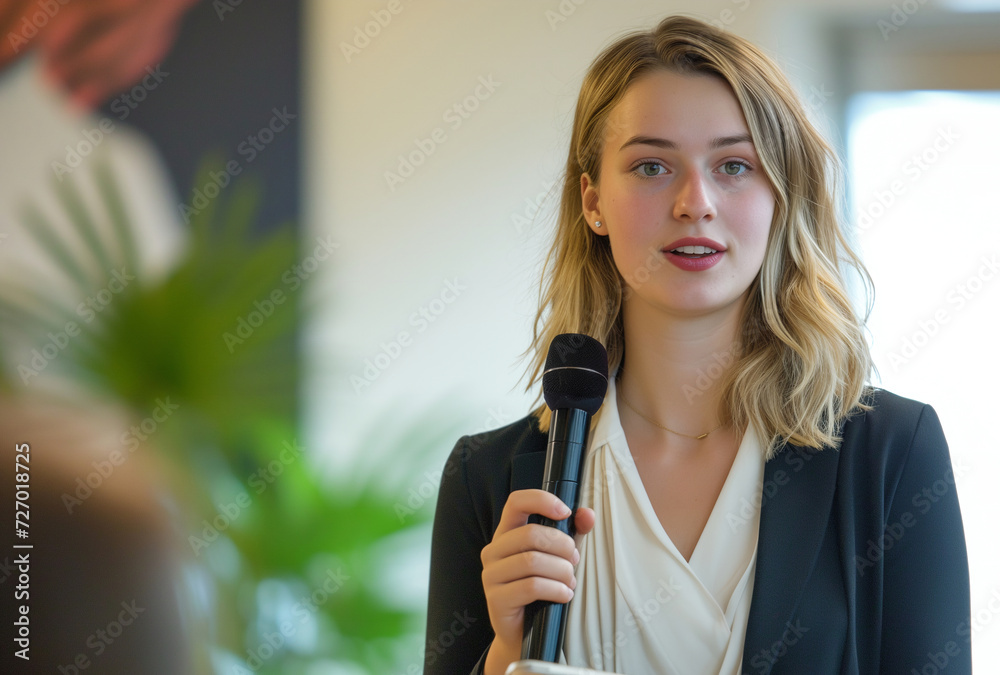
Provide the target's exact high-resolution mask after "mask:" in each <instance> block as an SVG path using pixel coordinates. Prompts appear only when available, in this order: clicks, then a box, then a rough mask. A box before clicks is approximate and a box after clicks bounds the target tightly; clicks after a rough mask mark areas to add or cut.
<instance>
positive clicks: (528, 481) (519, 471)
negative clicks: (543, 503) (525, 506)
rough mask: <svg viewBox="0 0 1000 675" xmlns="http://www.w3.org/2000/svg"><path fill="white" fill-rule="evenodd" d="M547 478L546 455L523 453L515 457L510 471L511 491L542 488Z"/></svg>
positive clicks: (541, 453)
mask: <svg viewBox="0 0 1000 675" xmlns="http://www.w3.org/2000/svg"><path fill="white" fill-rule="evenodd" d="M544 477H545V453H544V452H522V453H519V454H517V455H514V458H513V460H512V463H511V470H510V491H511V492H513V491H514V490H525V489H528V488H539V489H540V488H541V487H542V479H543V478H544Z"/></svg>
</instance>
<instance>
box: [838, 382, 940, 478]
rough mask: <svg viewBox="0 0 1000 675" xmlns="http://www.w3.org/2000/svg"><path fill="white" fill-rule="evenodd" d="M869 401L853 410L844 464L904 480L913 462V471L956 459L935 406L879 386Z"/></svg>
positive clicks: (846, 427) (844, 432)
mask: <svg viewBox="0 0 1000 675" xmlns="http://www.w3.org/2000/svg"><path fill="white" fill-rule="evenodd" d="M865 403H867V404H868V406H869V409H868V410H864V411H858V412H856V413H855V414H853V415H851V417H849V418H848V420H847V421H846V422H845V423H844V426H843V429H842V432H841V436H842V439H843V440H842V442H841V445H840V453H841V464H842V465H843V467H844V468H848V467H853V469H854V470H855V471H860V472H863V473H865V474H868V475H872V474H880V475H884V476H886V477H895V478H897V479H898V477H899V476H900V475H901V474H902V472H903V471H904V469H905V468H906V467H907V466H909V467H910V472H911V473H912V472H914V471H916V472H919V471H921V467H923V468H924V469H926V468H930V467H943V466H948V465H949V464H950V458H949V452H948V444H947V441H946V440H945V437H944V431H943V430H942V428H941V422H940V420H939V419H938V416H937V413H936V412H935V411H934V408H933V407H932V406H930V405H929V404H927V403H923V402H920V401H915V400H913V399H910V398H906V397H904V396H900V395H898V394H894V393H892V392H890V391H887V390H885V389H876V388H872V389H871V390H870V392H869V394H868V396H867V397H866V399H865ZM935 470H937V469H936V468H935Z"/></svg>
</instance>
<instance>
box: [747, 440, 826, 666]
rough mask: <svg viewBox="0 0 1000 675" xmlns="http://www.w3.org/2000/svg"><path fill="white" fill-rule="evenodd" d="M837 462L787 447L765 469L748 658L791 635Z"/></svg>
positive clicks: (822, 530) (819, 539)
mask: <svg viewBox="0 0 1000 675" xmlns="http://www.w3.org/2000/svg"><path fill="white" fill-rule="evenodd" d="M839 459H840V453H839V452H838V450H837V449H831V448H827V449H824V450H819V451H817V450H812V449H807V448H800V447H797V446H794V445H788V446H786V447H785V448H784V450H782V451H781V452H779V453H778V454H777V455H776V456H775V457H774V458H773V459H771V460H770V461H769V462H767V464H765V466H764V495H763V503H762V505H761V510H760V532H759V535H758V540H757V568H756V571H755V573H754V587H753V597H752V599H751V602H750V616H749V618H748V622H747V633H746V642H745V646H744V650H743V653H744V655H745V657H746V656H752V655H753V654H756V653H759V652H760V651H761V650H762V649H764V650H767V649H770V647H771V645H773V644H774V643H775V642H776V641H778V640H781V639H782V634H783V633H784V632H785V631H786V630H787V627H786V622H788V621H789V620H791V618H792V613H793V612H794V611H795V608H796V606H797V605H798V604H799V599H800V598H801V596H802V593H803V591H804V589H805V585H806V582H807V581H808V578H809V575H810V574H811V573H812V570H813V567H814V565H815V563H816V558H817V555H818V553H819V548H820V545H821V544H822V541H823V535H824V533H825V532H826V529H827V523H828V521H829V518H830V511H831V508H832V505H833V496H834V491H835V489H836V484H837V466H838V462H839Z"/></svg>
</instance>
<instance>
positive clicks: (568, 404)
mask: <svg viewBox="0 0 1000 675" xmlns="http://www.w3.org/2000/svg"><path fill="white" fill-rule="evenodd" d="M607 391H608V353H607V351H606V350H605V349H604V345H602V344H601V343H600V342H598V341H597V340H595V339H594V338H592V337H589V336H587V335H581V334H579V333H563V334H561V335H557V336H556V337H555V338H553V340H552V343H551V344H550V345H549V353H548V355H547V356H546V358H545V370H544V372H543V373H542V395H543V396H544V397H545V403H546V404H547V405H548V406H549V408H550V409H551V410H552V422H551V423H550V425H549V443H548V448H547V450H546V453H545V473H544V478H543V485H542V488H543V489H544V490H545V491H546V492H551V493H552V494H554V495H556V496H557V497H559V499H561V500H562V501H563V503H565V504H566V506H568V507H569V508H570V509H572V511H573V513H571V514H570V515H569V517H567V518H565V519H564V520H558V521H556V520H551V519H549V518H544V517H541V516H535V517H533V518H532V519H531V522H539V523H541V524H543V525H548V526H549V527H554V528H556V529H558V530H559V531H561V532H565V533H566V534H568V535H569V536H571V537H572V536H574V535H575V534H576V528H575V527H574V526H573V518H574V516H575V515H576V509H577V507H578V506H579V503H580V482H581V479H582V477H583V465H584V463H583V456H584V453H586V451H587V437H588V434H589V433H590V417H591V415H593V414H594V413H596V412H597V410H598V408H600V407H601V404H602V403H603V402H604V395H605V394H606V393H607ZM567 616H568V614H567V605H566V604H563V603H555V602H545V601H541V600H539V601H536V602H533V603H531V604H530V605H528V606H527V607H526V608H525V614H524V638H523V640H522V642H521V658H522V659H536V660H539V661H548V662H550V663H555V662H556V661H558V660H559V651H560V649H562V643H563V637H564V635H565V632H566V617H567Z"/></svg>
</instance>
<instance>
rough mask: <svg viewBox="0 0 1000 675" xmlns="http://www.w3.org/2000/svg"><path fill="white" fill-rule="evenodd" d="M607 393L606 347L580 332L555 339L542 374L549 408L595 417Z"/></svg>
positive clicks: (544, 392) (564, 334) (550, 346)
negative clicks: (576, 411) (573, 411)
mask: <svg viewBox="0 0 1000 675" xmlns="http://www.w3.org/2000/svg"><path fill="white" fill-rule="evenodd" d="M607 392H608V352H607V350H606V349H605V348H604V345H602V344H601V343H600V342H598V341H597V340H595V339H594V338H592V337H590V336H589V335H582V334H580V333H562V334H560V335H557V336H555V337H554V338H553V339H552V343H551V344H550V345H549V353H548V356H546V357H545V372H543V373H542V395H543V396H544V397H545V403H546V404H547V405H548V406H549V408H551V409H552V410H559V409H562V408H577V409H579V410H584V411H586V412H587V413H589V414H591V415H593V414H594V413H595V412H597V410H598V408H600V407H601V403H603V402H604V395H605V394H606V393H607Z"/></svg>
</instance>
